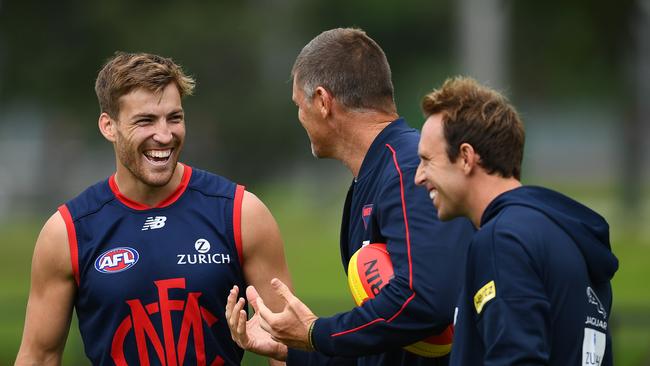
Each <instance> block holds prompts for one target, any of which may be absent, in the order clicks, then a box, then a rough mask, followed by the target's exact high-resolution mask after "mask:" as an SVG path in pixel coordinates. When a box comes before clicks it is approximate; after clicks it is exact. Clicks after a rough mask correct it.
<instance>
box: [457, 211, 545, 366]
mask: <svg viewBox="0 0 650 366" xmlns="http://www.w3.org/2000/svg"><path fill="white" fill-rule="evenodd" d="M512 227H519V228H521V227H522V226H521V223H519V224H515V225H500V223H498V222H497V223H496V225H495V229H494V230H493V231H491V232H487V233H481V235H480V236H477V239H476V241H475V242H474V244H473V245H472V246H471V247H470V250H469V253H468V264H467V266H468V272H467V273H468V274H467V276H468V279H467V283H468V286H469V288H470V289H471V290H470V291H468V294H469V296H470V299H469V300H470V303H472V304H473V305H474V309H472V310H473V314H474V316H475V317H476V327H477V331H478V334H479V335H480V337H481V340H482V342H483V345H484V346H485V359H484V364H485V365H524V364H525V365H547V364H548V362H549V358H550V345H551V342H550V339H549V337H550V329H551V319H550V303H549V300H548V298H547V296H546V291H545V289H544V284H543V281H542V278H543V270H542V265H540V263H539V262H540V258H542V253H540V252H538V251H539V250H540V249H538V248H537V247H536V246H535V245H534V243H535V238H534V237H532V235H530V234H526V233H522V231H525V228H524V230H521V229H519V232H515V231H513V230H512V229H508V228H512Z"/></svg>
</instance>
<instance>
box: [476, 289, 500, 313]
mask: <svg viewBox="0 0 650 366" xmlns="http://www.w3.org/2000/svg"><path fill="white" fill-rule="evenodd" d="M496 296H497V288H496V286H495V285H494V281H490V282H488V283H487V284H486V285H485V286H483V287H481V289H480V290H478V291H477V292H476V295H474V307H475V308H476V313H477V314H480V313H481V311H482V310H483V306H485V304H487V303H488V301H490V300H492V299H494V298H495V297H496Z"/></svg>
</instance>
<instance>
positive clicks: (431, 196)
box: [429, 189, 438, 200]
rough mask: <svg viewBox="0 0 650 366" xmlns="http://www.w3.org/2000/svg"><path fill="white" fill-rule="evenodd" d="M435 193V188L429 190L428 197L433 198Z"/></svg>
mask: <svg viewBox="0 0 650 366" xmlns="http://www.w3.org/2000/svg"><path fill="white" fill-rule="evenodd" d="M437 193H438V191H436V190H435V189H434V190H431V191H429V198H431V199H432V200H433V199H435V198H436V194H437Z"/></svg>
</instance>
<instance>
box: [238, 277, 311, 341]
mask: <svg viewBox="0 0 650 366" xmlns="http://www.w3.org/2000/svg"><path fill="white" fill-rule="evenodd" d="M271 286H272V287H273V289H274V290H275V292H276V293H277V294H278V295H279V296H280V299H282V301H283V302H284V308H283V309H282V311H281V312H279V313H274V312H273V311H271V310H270V309H269V308H267V307H266V305H264V300H262V298H261V297H257V298H256V299H255V301H257V304H256V309H255V310H256V314H255V315H257V314H259V316H260V326H261V327H262V329H264V330H265V331H267V332H268V333H270V334H271V337H272V338H273V339H274V340H277V341H280V342H282V343H284V344H286V345H287V346H288V347H291V348H298V349H303V350H313V347H312V344H311V343H310V340H309V327H310V326H311V325H312V323H313V322H315V321H316V319H318V317H317V316H316V315H314V313H312V311H311V310H309V308H308V307H307V306H306V305H305V304H303V303H302V301H300V299H298V298H297V297H295V296H294V295H293V294H292V293H291V290H289V288H288V287H287V285H285V284H284V283H282V281H280V280H279V279H277V278H274V279H272V280H271ZM249 299H250V298H249ZM250 301H251V302H253V301H254V300H252V299H250Z"/></svg>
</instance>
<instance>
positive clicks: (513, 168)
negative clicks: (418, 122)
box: [415, 77, 618, 366]
mask: <svg viewBox="0 0 650 366" xmlns="http://www.w3.org/2000/svg"><path fill="white" fill-rule="evenodd" d="M422 106H423V110H424V112H425V115H426V116H427V120H426V123H425V124H424V127H423V129H422V139H421V141H420V144H419V151H418V152H419V155H420V159H421V162H420V166H419V167H418V171H417V174H416V177H415V181H416V183H417V184H420V185H422V186H425V187H426V188H427V190H428V191H429V195H430V197H431V199H432V200H433V203H434V205H435V206H436V208H437V209H438V216H439V217H440V219H442V220H449V219H452V218H455V217H459V216H466V217H468V218H469V219H470V220H471V221H472V222H473V223H474V225H475V226H476V228H478V229H479V230H478V232H477V233H476V234H475V236H474V239H473V240H472V243H471V244H470V248H469V250H468V254H467V264H466V276H465V284H464V288H463V291H462V294H461V298H460V301H459V305H458V309H457V319H456V324H455V333H454V343H453V344H454V345H453V348H452V356H451V362H450V364H452V365H467V366H475V365H562V366H566V365H612V343H611V337H610V329H609V325H608V320H609V315H610V311H611V307H612V291H611V285H610V280H611V278H612V277H613V275H614V273H615V272H616V270H617V268H618V261H617V259H616V257H615V256H614V255H613V254H612V252H611V248H610V243H609V227H608V224H607V222H606V221H605V220H604V219H603V218H602V217H601V216H600V215H598V214H597V213H595V212H594V211H592V210H590V209H589V208H587V207H585V206H583V205H581V204H580V203H578V202H576V201H574V200H572V199H570V198H568V197H566V196H564V195H561V194H559V193H557V192H554V191H551V190H548V189H545V188H541V187H533V186H522V184H521V183H520V174H521V162H522V157H523V148H524V128H523V124H522V122H521V120H520V118H519V116H518V114H517V112H516V111H515V109H514V108H513V107H512V106H511V105H510V104H509V102H508V101H507V100H506V99H505V98H504V97H503V96H502V95H501V94H499V93H498V92H496V91H494V90H492V89H489V88H487V87H484V86H482V85H480V84H478V83H477V82H476V81H475V80H473V79H470V78H464V77H458V78H453V79H449V80H447V81H446V82H445V83H444V85H443V86H442V87H441V88H440V89H438V90H434V91H433V92H431V93H430V94H428V95H426V96H425V98H424V100H423V102H422Z"/></svg>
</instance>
